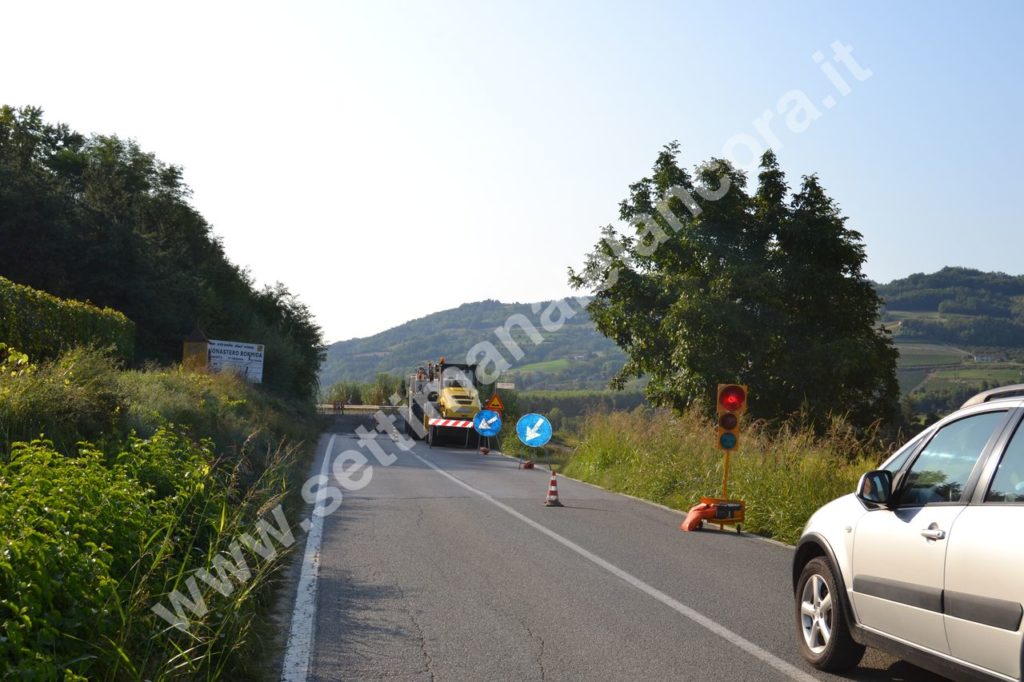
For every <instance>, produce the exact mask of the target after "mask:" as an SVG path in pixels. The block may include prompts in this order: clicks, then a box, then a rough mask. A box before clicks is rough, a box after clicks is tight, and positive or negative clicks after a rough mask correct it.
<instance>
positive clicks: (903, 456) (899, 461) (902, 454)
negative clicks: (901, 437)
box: [882, 433, 925, 474]
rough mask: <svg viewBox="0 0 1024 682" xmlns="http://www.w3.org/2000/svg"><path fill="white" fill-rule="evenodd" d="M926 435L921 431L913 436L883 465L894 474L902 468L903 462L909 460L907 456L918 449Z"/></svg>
mask: <svg viewBox="0 0 1024 682" xmlns="http://www.w3.org/2000/svg"><path fill="white" fill-rule="evenodd" d="M924 435H925V434H924V433H920V434H918V435H917V436H915V437H914V438H912V439H911V440H910V442H909V443H907V444H906V445H904V446H903V447H902V448H900V449H899V450H897V451H896V453H895V454H894V455H893V456H892V457H891V458H889V461H888V462H886V463H885V464H884V465H883V466H882V468H883V469H885V470H886V471H891V472H892V473H894V474H895V473H896V472H897V471H899V470H900V469H902V468H903V464H904V463H905V462H906V461H907V458H908V457H910V455H912V454H914V450H916V449H917V446H918V444H919V443H920V442H921V439H922V438H923V437H924Z"/></svg>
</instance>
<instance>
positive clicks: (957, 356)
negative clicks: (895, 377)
mask: <svg viewBox="0 0 1024 682" xmlns="http://www.w3.org/2000/svg"><path fill="white" fill-rule="evenodd" d="M896 348H897V349H898V350H899V352H900V360H899V366H900V369H908V368H910V367H935V366H937V365H958V364H960V363H961V362H963V361H964V360H965V359H966V358H969V357H970V355H969V354H968V353H967V352H966V351H962V350H960V349H958V348H954V347H952V346H941V345H938V344H933V343H897V344H896Z"/></svg>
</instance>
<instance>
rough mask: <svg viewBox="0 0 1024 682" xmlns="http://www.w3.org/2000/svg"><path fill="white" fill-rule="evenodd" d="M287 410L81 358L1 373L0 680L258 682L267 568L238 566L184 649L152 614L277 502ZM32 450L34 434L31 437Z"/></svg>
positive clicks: (301, 433)
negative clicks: (241, 569)
mask: <svg viewBox="0 0 1024 682" xmlns="http://www.w3.org/2000/svg"><path fill="white" fill-rule="evenodd" d="M306 414H308V413H307V412H305V411H304V410H302V411H300V410H299V409H298V408H295V407H292V406H290V405H289V404H287V403H283V402H281V401H280V400H278V399H276V398H273V397H272V396H270V395H269V394H267V393H266V392H265V391H262V390H259V389H258V388H256V387H253V386H250V385H248V384H247V383H245V382H244V381H242V380H241V379H238V378H237V377H234V376H233V375H218V376H208V375H202V374H190V373H185V372H181V371H179V370H177V369H149V370H145V371H125V370H121V369H119V368H118V367H117V364H116V363H115V362H114V361H113V360H111V358H110V357H108V356H106V355H104V354H102V353H100V352H99V351H95V350H87V349H76V350H72V351H69V352H67V353H65V354H63V355H61V356H60V357H58V358H56V359H55V360H53V361H48V362H43V363H41V364H39V365H33V364H31V363H29V362H27V358H26V356H24V355H23V354H20V353H17V352H13V351H8V353H7V355H6V359H5V360H4V362H3V363H2V364H0V437H2V442H0V537H2V538H3V542H2V543H0V547H2V550H0V613H2V614H3V618H2V625H0V669H3V670H4V671H5V676H8V675H13V676H14V677H17V678H19V679H39V680H47V679H64V680H85V679H99V680H121V679H132V680H136V679H138V680H142V679H151V680H167V679H200V678H202V679H211V680H212V679H220V678H223V677H224V676H225V674H226V673H227V672H229V671H230V672H231V674H232V677H234V678H235V679H237V678H239V677H245V678H249V679H252V678H253V677H254V676H255V675H256V674H257V669H256V667H254V666H258V661H259V652H260V651H261V649H262V648H263V646H264V643H263V642H260V641H259V640H258V638H257V634H258V633H257V630H258V628H257V623H259V619H257V618H256V614H257V611H258V609H259V608H260V607H261V602H262V600H264V599H265V597H266V595H267V587H268V581H269V578H270V576H271V573H272V571H273V569H274V568H275V567H276V565H277V563H278V562H279V561H280V558H281V556H283V554H279V555H278V557H277V558H275V559H272V560H269V561H263V560H260V559H258V558H256V557H254V556H250V557H249V561H248V565H249V569H250V571H251V573H252V576H251V577H250V579H249V580H247V581H245V582H244V584H239V587H238V589H236V590H234V591H233V592H232V593H231V594H229V595H222V594H218V593H217V591H216V590H214V589H213V588H212V587H209V586H207V585H206V584H205V583H200V585H201V588H202V596H203V598H204V599H205V601H206V604H207V606H208V608H209V611H208V612H207V613H206V614H205V615H202V616H196V617H194V618H193V619H192V622H191V628H190V631H189V632H188V633H185V632H181V631H179V630H177V629H174V628H171V627H169V626H168V624H167V623H166V622H164V621H163V620H161V619H160V618H158V617H157V615H156V614H154V613H153V612H152V611H151V607H153V606H154V605H155V604H157V603H159V602H163V601H164V600H165V599H166V595H167V594H168V593H169V592H171V591H173V590H175V589H182V590H184V591H185V593H186V594H188V591H187V589H186V588H185V586H184V585H185V582H186V578H189V577H192V576H194V574H195V572H196V571H197V570H199V569H209V568H210V567H212V566H215V565H216V561H215V559H216V558H217V557H218V553H220V552H225V551H229V550H230V543H231V542H232V541H234V540H237V539H238V537H239V534H240V533H241V532H243V531H248V532H252V527H253V525H254V523H255V522H256V521H257V519H260V518H262V517H264V516H265V515H266V514H267V512H268V511H269V510H270V509H271V508H272V507H274V506H275V505H276V504H277V502H278V501H280V500H282V499H283V498H284V497H285V496H287V495H289V494H294V490H295V487H296V486H295V483H296V482H295V481H293V480H291V472H292V471H295V470H296V468H297V467H295V466H294V459H295V458H296V457H298V456H299V454H300V453H301V452H302V448H301V442H302V439H306V438H309V437H310V436H312V435H314V434H315V429H314V426H315V425H314V424H313V423H312V422H311V421H310V420H309V419H308V418H307V417H305V416H304V415H306ZM39 434H45V435H42V436H41V435H39Z"/></svg>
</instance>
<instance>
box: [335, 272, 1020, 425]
mask: <svg viewBox="0 0 1024 682" xmlns="http://www.w3.org/2000/svg"><path fill="white" fill-rule="evenodd" d="M876 287H877V289H878V292H879V294H880V295H881V296H882V298H883V299H884V300H885V308H884V309H883V311H882V322H883V324H885V326H886V328H888V329H890V330H891V331H892V332H893V336H894V339H895V341H896V343H897V346H898V347H899V349H900V365H899V378H900V385H901V387H902V389H903V393H904V394H909V393H911V392H913V391H915V389H916V390H917V392H918V393H920V394H927V393H932V394H937V393H943V394H944V395H948V396H949V397H947V398H945V400H946V402H955V401H956V400H957V399H958V397H959V395H960V394H964V393H969V392H971V391H974V390H976V389H979V388H982V387H984V386H986V385H997V384H1005V383H1009V382H1011V381H1018V380H1021V374H1020V372H1021V370H1022V369H1024V364H1021V362H1024V277H1022V276H1014V275H1007V274H1004V273H999V272H982V271H979V270H971V269H967V268H955V267H947V268H943V269H942V270H939V271H938V272H935V273H931V274H923V273H921V274H914V275H910V276H909V277H906V278H903V279H898V280H894V281H892V282H889V283H888V284H879V285H876ZM542 307H543V304H533V305H530V304H520V303H500V302H498V301H493V300H489V301H480V302H478V303H466V304H464V305H462V306H459V307H458V308H454V309H451V310H444V311H441V312H437V313H433V314H431V315H427V316H426V317H422V318H420V319H418V320H413V321H411V322H407V323H406V324H403V325H399V326H398V327H395V328H393V329H389V330H387V331H385V332H381V333H380V334H377V335H375V336H371V337H368V338H364V339H352V340H350V341H342V342H339V343H335V344H333V345H331V346H330V347H329V348H328V352H327V360H326V362H325V363H324V365H323V368H322V370H321V376H320V378H321V386H324V387H327V386H330V385H331V384H332V383H334V382H335V381H338V380H348V381H370V380H371V379H373V377H374V375H375V374H377V373H378V372H385V373H392V374H398V375H401V374H405V373H406V372H408V371H410V370H411V369H412V368H414V367H416V366H417V365H420V364H422V363H423V362H425V361H426V360H428V359H433V358H437V357H440V356H441V355H447V357H448V358H450V359H453V358H459V359H460V360H461V359H463V358H464V357H465V354H466V352H467V351H468V350H469V349H470V348H472V347H473V346H474V345H475V344H477V343H479V342H481V341H491V342H492V343H494V344H495V345H496V346H497V347H498V348H499V349H500V350H502V351H504V348H503V346H502V345H501V343H500V342H499V341H498V340H497V338H496V336H495V333H494V330H495V329H496V328H498V327H500V326H502V325H504V323H505V321H506V320H508V319H509V317H510V316H512V315H515V314H523V315H525V316H526V317H527V318H528V319H530V320H532V321H533V322H534V324H535V325H537V326H538V328H539V327H540V323H539V321H538V313H537V312H536V311H538V310H541V309H542ZM541 331H542V333H543V336H544V341H543V342H542V343H540V344H537V345H534V344H532V343H531V342H530V341H529V340H523V338H524V335H523V334H519V333H517V334H515V336H516V338H517V339H519V340H520V341H521V345H522V348H523V350H524V351H525V355H524V356H523V358H522V359H521V361H519V362H513V366H512V368H511V369H510V370H509V371H508V372H507V373H506V375H507V376H510V377H511V378H512V380H514V381H516V382H517V385H518V386H519V387H521V388H525V389H545V390H567V389H583V388H586V389H596V388H604V387H605V386H607V383H608V380H609V379H610V378H611V377H612V375H613V374H614V373H615V372H616V371H618V369H619V368H620V367H621V366H622V363H623V362H624V361H625V356H624V355H623V354H622V352H621V351H620V350H619V349H618V348H617V347H616V346H615V344H614V343H613V342H612V341H610V340H609V339H606V338H604V337H603V336H601V335H600V334H599V333H598V332H597V331H596V329H595V328H594V325H593V323H592V322H591V320H590V318H589V316H588V315H587V312H586V311H585V310H581V311H580V312H579V313H578V314H577V315H576V316H575V317H573V318H572V319H570V320H569V321H568V322H567V324H566V325H565V326H564V327H563V328H562V329H561V330H559V331H558V332H555V333H552V334H549V333H546V332H543V330H541ZM504 355H505V357H506V358H508V359H509V360H511V357H510V356H509V354H508V353H507V352H506V353H504ZM929 405H930V403H929Z"/></svg>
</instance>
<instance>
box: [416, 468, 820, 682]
mask: <svg viewBox="0 0 1024 682" xmlns="http://www.w3.org/2000/svg"><path fill="white" fill-rule="evenodd" d="M409 454H411V455H412V456H413V457H415V458H416V459H418V460H419V461H421V462H423V463H424V464H426V465H427V466H428V467H430V468H431V469H433V470H434V471H436V472H437V473H439V474H441V475H442V476H444V477H446V478H448V479H449V480H451V481H452V482H453V483H456V484H458V485H460V486H462V487H463V488H465V489H466V490H468V491H470V492H471V493H474V494H475V495H478V496H480V497H482V498H483V499H485V500H487V501H488V502H490V503H491V504H493V505H494V506H495V507H497V508H498V509H501V510H502V511H504V512H506V513H508V514H510V515H512V516H514V517H515V518H517V519H519V520H520V521H522V522H523V523H525V524H527V525H528V526H530V527H532V528H534V529H535V530H539V531H540V532H541V533H544V534H545V535H547V536H548V537H549V538H551V539H552V540H554V541H556V542H558V543H559V544H561V545H564V546H565V547H568V548H569V549H571V550H572V551H574V552H576V553H577V554H579V555H580V556H581V557H583V558H584V559H587V560H588V561H590V562H592V563H594V564H596V565H598V566H600V567H601V568H603V569H604V570H606V571H608V572H609V573H611V574H612V575H614V576H616V577H618V578H620V579H622V580H624V581H625V582H627V583H629V584H630V585H632V586H633V587H635V588H636V589H638V590H640V591H641V592H643V593H645V594H647V595H648V596H650V597H653V598H655V599H657V600H658V601H660V602H661V603H662V604H664V605H665V606H668V607H669V608H670V609H672V610H674V611H676V612H677V613H679V614H681V615H683V616H685V617H686V618H689V619H690V620H692V621H693V622H694V623H696V624H697V625H700V626H701V627H703V628H705V629H706V630H709V631H711V632H713V633H714V634H716V635H718V636H719V637H721V638H722V639H724V640H726V641H727V642H729V643H730V644H733V645H734V646H736V647H738V648H740V649H742V650H743V651H746V652H747V653H748V654H750V655H751V656H753V657H754V658H757V659H759V660H761V661H763V662H764V663H767V664H768V665H770V666H771V667H773V668H775V669H776V670H778V671H779V672H781V673H782V674H784V675H786V676H787V677H789V678H790V679H793V680H799V681H800V682H816V679H817V678H815V677H814V676H812V675H810V674H808V673H806V672H804V671H803V670H800V669H799V668H797V667H796V666H795V665H793V664H791V663H789V662H787V661H784V660H782V659H781V658H779V657H778V656H776V655H775V654H772V653H770V652H769V651H767V650H765V649H762V648H761V647H759V646H758V645H756V644H754V643H753V642H751V641H750V640H749V639H746V638H745V637H743V636H742V635H739V634H737V633H735V632H733V631H732V630H730V629H729V628H727V627H725V626H724V625H721V624H720V623H718V622H716V621H714V620H712V619H711V618H708V617H707V616H705V615H704V614H702V613H700V612H699V611H695V610H694V609H692V608H690V607H689V606H687V605H686V604H683V603H682V602H680V601H678V600H676V599H673V598H672V597H670V596H668V595H667V594H665V593H664V592H662V591H661V590H659V589H657V588H656V587H652V586H651V585H648V584H647V583H645V582H644V581H642V580H640V578H637V577H636V576H634V575H633V574H631V573H627V572H626V571H624V570H622V569H621V568H619V567H618V566H616V565H614V564H612V563H611V562H608V561H606V560H604V559H602V558H601V557H599V556H597V555H596V554H594V553H593V552H591V551H589V550H586V549H584V548H583V547H581V546H579V545H577V544H576V543H575V542H573V541H572V540H570V539H568V538H566V537H564V536H562V535H559V534H558V533H556V532H555V531H553V530H551V529H550V528H548V527H547V526H544V525H542V524H540V523H538V522H537V521H534V520H533V519H531V518H530V517H528V516H526V515H524V514H521V513H520V512H518V511H516V510H515V509H513V508H512V507H510V506H508V505H507V504H505V503H504V502H499V501H498V500H496V499H495V498H493V497H491V496H490V495H488V494H487V493H485V492H484V491H482V490H479V489H477V488H474V487H473V486H471V485H470V484H468V483H466V482H465V481H462V480H460V479H458V478H456V477H455V476H453V475H452V474H450V473H448V472H447V471H445V470H444V469H442V468H441V467H439V466H437V465H436V464H434V463H433V462H431V461H430V460H427V459H424V458H423V457H420V456H419V455H417V454H416V453H415V452H410V453H409Z"/></svg>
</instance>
